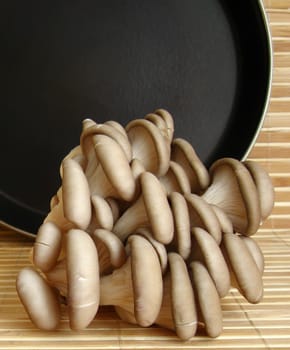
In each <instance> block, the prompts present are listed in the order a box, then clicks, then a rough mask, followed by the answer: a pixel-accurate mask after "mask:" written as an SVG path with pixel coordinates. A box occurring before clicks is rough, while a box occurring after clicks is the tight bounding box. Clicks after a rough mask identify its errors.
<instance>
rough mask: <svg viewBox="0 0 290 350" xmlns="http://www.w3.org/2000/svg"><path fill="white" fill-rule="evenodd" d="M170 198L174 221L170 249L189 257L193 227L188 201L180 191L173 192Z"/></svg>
mask: <svg viewBox="0 0 290 350" xmlns="http://www.w3.org/2000/svg"><path fill="white" fill-rule="evenodd" d="M169 200H170V204H171V210H172V215H173V221H174V237H173V241H172V242H171V244H170V245H169V247H168V249H169V250H175V251H176V252H178V253H179V254H180V255H181V256H182V257H183V259H187V258H188V257H189V254H190V251H191V232H190V231H191V229H190V218H189V212H188V207H187V203H186V200H185V198H184V196H183V195H182V194H180V193H178V192H172V193H171V194H170V195H169Z"/></svg>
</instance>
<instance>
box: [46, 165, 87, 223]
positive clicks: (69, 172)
mask: <svg viewBox="0 0 290 350" xmlns="http://www.w3.org/2000/svg"><path fill="white" fill-rule="evenodd" d="M91 212H92V210H91V200H90V190H89V186H88V182H87V179H86V176H85V174H84V172H83V169H82V168H81V166H80V165H79V164H78V163H77V162H76V161H75V160H74V159H71V158H68V159H65V160H64V161H63V179H62V186H61V188H60V190H59V191H58V203H57V204H56V205H55V206H54V207H53V208H52V210H51V211H50V212H49V213H48V215H47V216H46V218H45V220H44V222H47V221H52V222H55V223H56V224H57V225H58V226H59V227H60V228H61V229H63V230H68V229H70V228H72V227H76V228H80V229H86V228H87V227H88V225H89V223H90V220H91Z"/></svg>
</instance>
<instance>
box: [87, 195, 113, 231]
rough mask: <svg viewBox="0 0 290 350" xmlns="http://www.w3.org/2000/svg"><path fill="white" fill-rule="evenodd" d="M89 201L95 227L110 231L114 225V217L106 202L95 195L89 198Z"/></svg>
mask: <svg viewBox="0 0 290 350" xmlns="http://www.w3.org/2000/svg"><path fill="white" fill-rule="evenodd" d="M91 201H92V205H93V209H94V219H95V225H96V227H98V228H103V229H106V230H109V231H110V230H112V228H113V225H114V217H113V213H112V209H111V206H110V205H109V203H108V202H107V201H106V199H104V198H103V197H101V196H98V195H96V194H94V195H93V196H92V197H91Z"/></svg>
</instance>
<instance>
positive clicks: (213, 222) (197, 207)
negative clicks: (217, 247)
mask: <svg viewBox="0 0 290 350" xmlns="http://www.w3.org/2000/svg"><path fill="white" fill-rule="evenodd" d="M184 198H185V199H186V201H187V204H188V210H189V215H190V224H191V226H192V227H202V228H204V229H205V230H206V231H207V232H208V233H209V234H211V235H212V236H213V237H214V239H215V240H216V242H217V243H218V244H219V243H220V242H221V226H220V224H219V221H218V218H217V216H216V214H215V212H214V210H213V208H212V206H211V205H210V204H209V203H207V202H206V201H205V200H204V199H203V198H202V197H200V196H198V195H196V194H193V193H190V194H185V195H184Z"/></svg>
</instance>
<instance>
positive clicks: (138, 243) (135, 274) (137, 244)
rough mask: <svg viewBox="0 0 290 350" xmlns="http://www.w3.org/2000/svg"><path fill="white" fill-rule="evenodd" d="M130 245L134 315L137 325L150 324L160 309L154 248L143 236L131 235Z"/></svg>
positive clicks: (159, 278) (159, 280) (159, 281)
mask: <svg viewBox="0 0 290 350" xmlns="http://www.w3.org/2000/svg"><path fill="white" fill-rule="evenodd" d="M128 244H129V245H130V256H131V270H132V282H133V289H134V316H135V318H136V320H137V322H138V324H139V325H141V326H143V327H148V326H150V325H152V324H153V323H154V322H155V320H156V318H157V316H158V313H159V311H160V307H161V303H162V295H163V281H162V271H161V267H160V262H159V258H158V255H157V253H156V250H155V249H154V248H153V246H152V244H151V243H150V242H149V241H148V240H147V239H146V238H144V237H141V236H139V235H131V236H130V237H129V238H128Z"/></svg>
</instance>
